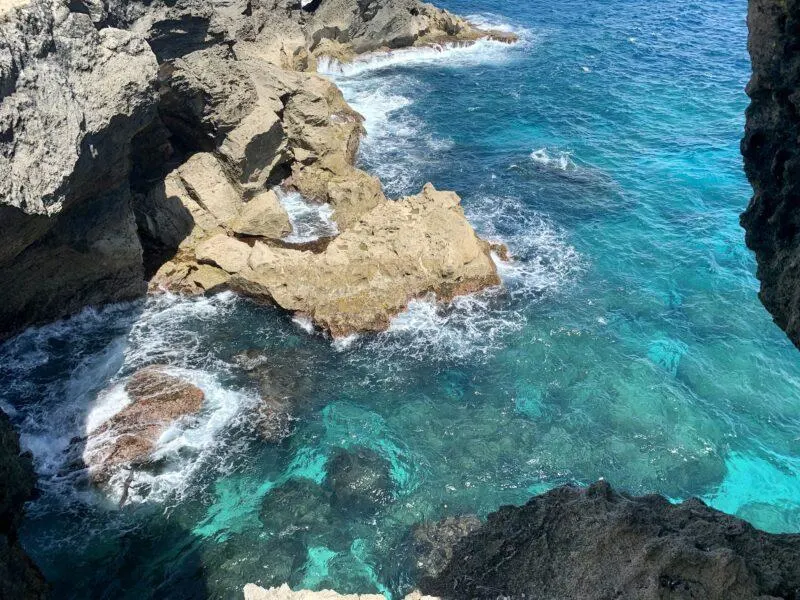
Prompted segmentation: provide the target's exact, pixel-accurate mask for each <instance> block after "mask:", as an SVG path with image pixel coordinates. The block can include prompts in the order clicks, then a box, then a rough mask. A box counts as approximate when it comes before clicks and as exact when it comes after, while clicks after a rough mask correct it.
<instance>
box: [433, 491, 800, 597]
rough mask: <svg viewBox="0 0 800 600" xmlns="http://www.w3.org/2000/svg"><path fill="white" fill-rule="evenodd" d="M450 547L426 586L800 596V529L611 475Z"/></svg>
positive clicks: (519, 510) (515, 511) (504, 593)
mask: <svg viewBox="0 0 800 600" xmlns="http://www.w3.org/2000/svg"><path fill="white" fill-rule="evenodd" d="M448 527H449V526H448ZM450 528H451V527H450ZM468 531H469V529H467V530H466V531H465V533H466V532H468ZM445 552H450V553H451V554H450V555H449V556H448V558H449V560H448V561H447V562H446V565H445V566H444V567H442V568H437V569H433V570H428V572H426V573H423V576H422V578H421V581H420V582H419V583H420V588H421V590H422V591H423V592H424V593H426V594H432V595H434V596H440V597H442V598H536V599H537V600H550V599H552V600H557V599H558V600H560V599H563V598H582V599H585V600H593V599H597V600H600V599H604V598H626V599H636V600H649V599H653V600H656V599H662V598H672V599H687V600H688V599H698V600H699V599H703V600H752V599H753V598H765V599H766V598H788V599H793V600H794V599H796V598H800V535H774V534H768V533H764V532H762V531H758V530H756V529H755V528H753V527H752V526H750V525H748V524H747V523H745V522H744V521H742V520H740V519H737V518H735V517H731V516H729V515H726V514H724V513H721V512H718V511H716V510H713V509H711V508H709V507H707V506H706V505H705V504H703V503H702V502H701V501H699V500H688V501H686V502H684V503H683V504H678V505H673V504H670V503H669V502H668V501H667V500H666V499H665V498H663V497H662V496H644V497H633V496H628V495H627V494H621V493H617V492H615V491H614V490H612V489H611V487H610V486H609V485H608V484H607V483H605V482H599V483H596V484H594V485H592V486H590V487H589V488H587V489H580V488H573V487H569V486H567V487H561V488H558V489H555V490H552V491H550V492H548V493H546V494H543V495H541V496H537V497H535V498H533V499H532V500H531V501H530V502H528V504H526V505H525V506H522V507H511V506H507V507H503V508H501V509H500V510H499V511H497V512H496V513H493V514H491V515H489V518H488V520H487V522H486V523H485V524H483V525H482V526H480V527H479V528H478V529H475V530H473V531H472V532H471V533H466V535H465V536H464V537H462V538H461V539H460V541H458V542H457V543H456V544H455V546H454V547H453V548H452V549H448V548H443V549H442V553H445ZM422 564H427V565H430V564H436V563H435V562H434V563H431V562H429V561H428V562H424V563H422Z"/></svg>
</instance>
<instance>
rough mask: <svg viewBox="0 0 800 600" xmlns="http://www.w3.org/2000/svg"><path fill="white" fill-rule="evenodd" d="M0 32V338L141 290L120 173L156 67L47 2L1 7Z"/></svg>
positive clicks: (151, 104)
mask: <svg viewBox="0 0 800 600" xmlns="http://www.w3.org/2000/svg"><path fill="white" fill-rule="evenodd" d="M0 40H2V44H1V45H0V100H2V102H1V103H0V235H2V238H3V240H4V242H5V243H4V244H3V248H2V249H0V338H1V337H3V336H5V335H8V334H9V333H12V332H14V331H16V330H18V329H20V328H22V327H24V326H26V325H29V324H31V323H36V322H39V321H42V320H46V319H52V318H56V317H60V316H63V315H66V314H70V313H72V312H75V311H76V310H79V309H80V308H82V307H83V306H85V305H86V304H94V303H100V302H108V301H114V300H125V299H130V298H133V297H135V296H139V295H141V294H142V292H143V291H144V289H145V286H144V283H143V278H144V276H143V269H142V251H141V246H140V243H139V239H138V237H137V234H136V226H135V220H134V219H133V215H132V212H131V194H130V189H129V186H128V174H129V171H130V153H131V142H132V139H133V137H134V136H135V135H136V134H137V133H138V132H139V131H140V130H142V129H143V128H145V127H146V126H147V124H148V123H150V122H151V121H152V120H153V119H154V118H155V116H156V105H157V94H156V91H155V88H154V83H155V80H156V73H157V64H156V58H155V56H154V55H153V53H152V51H151V50H150V47H149V46H148V45H147V43H146V42H145V41H144V40H142V39H141V38H140V37H138V36H136V35H134V34H132V33H130V32H127V31H123V30H120V29H116V28H112V27H108V28H104V29H100V30H98V29H97V28H96V27H95V25H94V23H93V22H92V20H91V17H90V16H89V15H88V14H85V13H81V12H70V10H69V9H68V8H67V7H66V6H65V5H62V4H61V3H60V2H57V1H54V2H52V3H51V2H49V1H47V0H35V1H33V2H30V3H29V4H26V5H24V6H21V7H18V8H15V9H12V10H11V11H9V12H7V13H6V14H4V15H3V16H2V17H0Z"/></svg>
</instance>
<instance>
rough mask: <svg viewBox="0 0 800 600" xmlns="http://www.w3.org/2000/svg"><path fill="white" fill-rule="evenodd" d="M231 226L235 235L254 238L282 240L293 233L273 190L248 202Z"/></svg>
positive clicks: (261, 193) (241, 208)
mask: <svg viewBox="0 0 800 600" xmlns="http://www.w3.org/2000/svg"><path fill="white" fill-rule="evenodd" d="M229 226H230V228H231V231H233V232H234V233H237V234H240V235H246V236H254V237H266V238H282V237H285V236H287V235H289V234H290V233H291V232H292V224H291V223H290V222H289V215H288V214H286V209H285V208H283V206H282V205H281V203H280V200H278V196H277V194H275V192H274V191H273V190H266V191H264V192H260V193H259V194H257V195H256V196H254V197H253V198H251V199H250V200H247V201H246V202H245V203H244V205H242V206H241V207H240V209H239V215H238V216H237V217H236V218H234V219H233V220H232V221H231V222H230V223H229Z"/></svg>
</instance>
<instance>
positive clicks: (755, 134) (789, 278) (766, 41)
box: [741, 0, 800, 348]
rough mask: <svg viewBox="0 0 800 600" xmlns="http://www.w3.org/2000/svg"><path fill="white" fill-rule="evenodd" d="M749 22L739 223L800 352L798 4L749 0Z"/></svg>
mask: <svg viewBox="0 0 800 600" xmlns="http://www.w3.org/2000/svg"><path fill="white" fill-rule="evenodd" d="M747 20H748V26H749V30H750V37H749V42H748V46H749V50H750V56H751V59H752V63H753V76H752V78H751V79H750V83H749V84H748V86H747V94H748V95H749V96H750V106H749V107H748V109H747V124H746V127H745V135H744V139H743V140H742V154H743V155H744V165H745V172H746V173H747V177H748V179H749V180H750V183H751V184H752V186H753V192H754V195H753V198H752V200H751V201H750V204H749V206H748V207H747V210H746V211H745V212H744V213H743V214H742V217H741V223H742V226H743V227H744V228H745V231H746V232H747V233H746V236H745V240H746V242H747V245H748V247H749V248H750V249H751V250H753V251H754V252H755V255H756V260H757V261H758V272H757V276H758V278H759V280H760V281H761V291H760V293H759V297H760V298H761V301H762V302H763V303H764V306H765V307H766V308H767V310H769V312H770V313H771V314H772V317H773V319H774V320H775V322H776V323H777V324H778V326H779V327H780V328H781V329H783V330H784V331H785V332H786V333H787V335H788V336H789V339H791V340H792V342H794V344H795V345H796V346H797V347H798V348H800V236H798V235H797V232H798V231H799V230H800V145H799V144H798V141H797V140H798V137H799V136H800V112H798V110H799V109H800V58H798V54H797V52H796V51H795V48H796V47H797V44H798V43H799V42H800V30H798V28H797V23H798V22H799V21H800V5H798V3H797V2H794V1H791V2H778V1H776V0H750V2H749V10H748V17H747Z"/></svg>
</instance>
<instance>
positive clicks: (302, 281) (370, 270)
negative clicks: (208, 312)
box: [206, 184, 500, 337]
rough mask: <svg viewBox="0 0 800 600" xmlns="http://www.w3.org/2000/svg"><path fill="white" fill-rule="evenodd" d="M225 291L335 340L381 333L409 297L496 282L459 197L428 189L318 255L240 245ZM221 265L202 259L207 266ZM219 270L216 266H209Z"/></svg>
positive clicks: (381, 209) (366, 220) (388, 206)
mask: <svg viewBox="0 0 800 600" xmlns="http://www.w3.org/2000/svg"><path fill="white" fill-rule="evenodd" d="M238 248H239V251H240V252H241V256H240V258H239V259H238V260H237V265H238V264H241V263H242V262H243V261H244V260H246V261H247V263H248V268H246V269H241V270H238V271H237V273H236V275H235V276H234V277H233V278H232V279H231V282H230V285H231V286H232V287H233V288H234V289H236V290H239V291H241V292H243V293H246V294H248V295H250V296H253V297H256V298H262V299H264V300H268V301H271V302H274V303H276V304H277V305H279V306H281V307H283V308H284V309H286V310H289V311H292V312H297V313H301V314H304V315H307V316H309V317H310V318H311V319H313V321H314V322H315V323H316V324H317V325H318V326H320V327H322V328H324V329H326V330H327V331H330V332H331V333H332V334H333V335H334V336H337V337H338V336H346V335H349V334H352V333H357V332H364V331H380V330H382V329H386V328H387V327H388V326H389V322H390V319H391V318H392V317H393V316H395V315H396V314H398V313H399V312H401V311H402V310H403V309H404V308H405V307H406V306H407V304H408V302H409V301H410V300H412V299H413V298H418V297H420V296H423V295H425V294H428V293H435V294H436V296H437V298H439V299H440V300H445V301H447V300H450V299H452V298H453V297H455V296H457V295H459V294H466V293H470V292H475V291H479V290H481V289H484V288H486V287H489V286H493V285H498V284H499V283H500V280H499V277H498V275H497V270H496V267H495V265H494V262H493V261H492V259H491V256H490V248H489V246H488V244H487V243H486V242H484V241H483V240H481V239H480V238H479V237H478V236H477V235H476V234H475V232H474V230H473V229H472V227H471V226H470V225H469V223H468V222H467V220H466V219H465V218H464V213H463V211H462V209H461V207H460V200H459V198H458V196H457V195H456V194H454V193H452V192H438V191H436V190H435V189H434V187H433V186H432V185H430V184H428V185H426V186H425V189H424V190H423V192H422V193H421V194H419V195H417V196H410V197H408V198H404V199H403V200H400V201H397V202H384V203H381V204H380V205H378V206H377V207H375V208H374V209H372V210H371V211H369V212H368V213H367V214H365V215H364V216H363V217H362V218H361V220H360V221H359V222H358V223H357V224H356V225H354V226H352V227H351V228H350V229H348V230H346V231H345V232H344V233H342V234H341V235H340V236H339V237H337V238H336V239H334V240H333V241H332V242H331V243H330V244H329V245H328V246H327V248H326V249H325V250H324V251H323V252H321V253H319V254H313V253H311V252H299V251H296V250H288V249H284V248H273V247H270V246H267V245H266V244H262V243H256V244H255V245H254V246H253V248H252V249H250V248H249V247H247V246H246V245H244V244H241V245H239V246H238ZM217 258H219V259H222V258H223V254H222V253H220V255H219V257H216V256H214V255H207V256H206V260H208V261H210V262H215V261H217ZM216 264H219V262H216Z"/></svg>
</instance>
